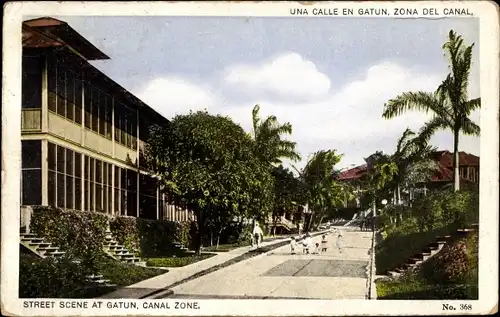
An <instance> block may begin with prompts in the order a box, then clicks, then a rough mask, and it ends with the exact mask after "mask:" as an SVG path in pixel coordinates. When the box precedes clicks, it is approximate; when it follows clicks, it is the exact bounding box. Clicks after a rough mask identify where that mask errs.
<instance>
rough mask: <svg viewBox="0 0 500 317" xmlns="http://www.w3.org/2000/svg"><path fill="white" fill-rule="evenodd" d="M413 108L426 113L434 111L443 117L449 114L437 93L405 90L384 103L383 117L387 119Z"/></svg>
mask: <svg viewBox="0 0 500 317" xmlns="http://www.w3.org/2000/svg"><path fill="white" fill-rule="evenodd" d="M411 110H415V111H422V112H425V113H429V112H434V113H435V114H436V115H438V116H443V117H446V116H447V115H448V114H447V113H446V109H445V108H444V106H443V104H442V103H440V101H439V99H438V96H437V95H436V94H435V93H429V92H423V91H418V92H405V93H402V94H400V95H399V96H397V97H396V98H393V99H390V100H389V101H388V102H387V103H386V104H385V105H384V111H383V113H382V117H383V118H385V119H392V118H394V117H396V116H399V115H401V114H403V113H405V112H407V111H411Z"/></svg>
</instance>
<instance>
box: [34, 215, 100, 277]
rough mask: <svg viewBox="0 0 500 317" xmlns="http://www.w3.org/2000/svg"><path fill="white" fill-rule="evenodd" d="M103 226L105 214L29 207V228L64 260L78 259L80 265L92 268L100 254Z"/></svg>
mask: <svg viewBox="0 0 500 317" xmlns="http://www.w3.org/2000/svg"><path fill="white" fill-rule="evenodd" d="M107 224H108V217H107V216H106V215H105V214H101V213H96V212H82V211H74V210H63V209H59V208H54V207H46V206H40V207H34V208H33V216H32V219H31V223H30V229H31V232H33V233H35V234H37V235H39V236H43V237H45V238H47V240H48V241H49V242H51V243H53V244H54V245H56V246H58V247H59V248H61V250H63V251H64V252H66V254H65V256H66V257H68V258H79V259H81V260H82V262H81V264H80V265H81V266H86V267H89V268H93V267H95V265H96V262H97V261H98V260H99V259H100V258H101V257H102V256H103V255H104V252H103V249H102V246H103V243H104V241H105V233H106V228H107Z"/></svg>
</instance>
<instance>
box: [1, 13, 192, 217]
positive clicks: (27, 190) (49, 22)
mask: <svg viewBox="0 0 500 317" xmlns="http://www.w3.org/2000/svg"><path fill="white" fill-rule="evenodd" d="M22 32H23V37H22V40H23V59H22V118H21V140H22V186H21V189H22V193H21V204H22V205H24V206H29V205H46V206H47V205H50V206H56V207H60V208H65V209H74V210H84V211H98V212H103V213H107V214H110V215H128V216H135V217H144V218H149V219H169V220H175V221H187V220H190V217H191V214H190V213H189V212H187V211H186V210H182V209H180V208H176V207H174V206H172V205H169V204H168V203H167V202H166V200H165V195H164V194H163V193H162V192H161V191H160V189H159V185H158V179H157V178H156V177H154V176H152V175H151V174H149V173H147V172H146V171H145V170H144V166H143V165H144V162H143V161H141V159H140V158H141V156H142V155H141V154H142V152H143V151H144V145H145V142H147V139H148V131H149V127H150V126H151V124H159V125H166V124H169V121H168V120H167V119H166V118H164V117H163V116H161V115H160V114H159V113H157V112H156V111H155V110H153V109H152V108H151V107H149V106H148V105H146V104H145V103H143V102H142V101H141V100H139V99H138V98H137V97H135V96H134V95H132V94H131V93H130V92H128V91H127V90H126V89H124V88H123V87H121V86H120V85H119V84H117V83H116V82H114V81H113V80H112V79H110V78H109V77H107V76H106V75H105V74H103V73H102V72H100V71H99V70H98V69H97V68H95V67H94V66H92V65H91V64H90V63H89V61H93V60H105V59H109V57H108V56H106V55H105V54H104V53H103V52H101V51H100V50H99V49H98V48H96V47H95V46H94V45H92V44H91V43H90V42H89V41H87V40H86V39H85V38H84V37H82V36H81V35H80V34H78V33H77V32H76V31H75V30H74V29H72V28H71V27H70V26H69V25H68V24H67V23H65V22H63V21H60V20H57V19H53V18H40V19H34V20H29V21H25V22H24V23H23V27H22ZM6 137H8V136H6Z"/></svg>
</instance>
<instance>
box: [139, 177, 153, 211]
mask: <svg viewBox="0 0 500 317" xmlns="http://www.w3.org/2000/svg"><path fill="white" fill-rule="evenodd" d="M139 178H140V185H139V186H140V187H139V188H140V194H139V217H141V218H147V219H156V208H157V204H158V201H157V197H156V190H157V186H158V184H157V181H156V179H154V178H153V177H151V176H149V175H144V174H140V176H139Z"/></svg>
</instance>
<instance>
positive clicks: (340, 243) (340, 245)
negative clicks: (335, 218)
mask: <svg viewBox="0 0 500 317" xmlns="http://www.w3.org/2000/svg"><path fill="white" fill-rule="evenodd" d="M336 244H337V249H338V250H339V252H340V253H341V254H342V250H343V247H344V242H343V238H342V232H339V234H338V235H337V241H336Z"/></svg>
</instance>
